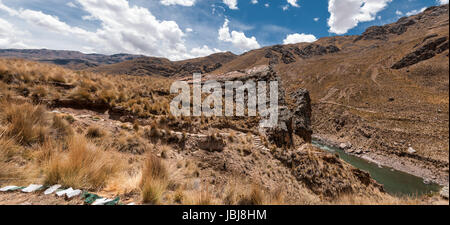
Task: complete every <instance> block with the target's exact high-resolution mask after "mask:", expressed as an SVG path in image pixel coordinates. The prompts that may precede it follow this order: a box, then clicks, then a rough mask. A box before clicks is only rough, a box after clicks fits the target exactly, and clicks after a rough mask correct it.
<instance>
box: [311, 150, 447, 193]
mask: <svg viewBox="0 0 450 225" xmlns="http://www.w3.org/2000/svg"><path fill="white" fill-rule="evenodd" d="M313 144H314V145H315V146H317V147H319V148H320V149H322V150H325V151H328V152H332V153H337V154H338V155H339V157H340V158H341V159H343V160H344V161H345V162H347V163H349V164H351V165H353V166H354V167H356V168H359V169H361V170H364V171H366V172H368V173H370V175H371V176H372V178H373V179H375V180H376V181H377V182H378V183H379V184H382V185H384V189H385V190H386V192H388V193H389V194H391V195H395V196H421V195H425V194H429V193H432V192H439V190H440V188H441V187H440V186H439V185H438V184H425V183H424V182H423V179H422V178H420V177H416V176H414V175H411V174H408V173H404V172H401V171H398V170H394V169H392V168H388V167H381V166H379V165H377V164H374V163H371V162H369V161H367V160H364V159H362V158H359V157H357V156H353V155H350V154H348V153H346V152H345V151H343V150H341V149H339V148H335V147H331V146H327V145H324V144H322V143H320V142H318V141H313Z"/></svg>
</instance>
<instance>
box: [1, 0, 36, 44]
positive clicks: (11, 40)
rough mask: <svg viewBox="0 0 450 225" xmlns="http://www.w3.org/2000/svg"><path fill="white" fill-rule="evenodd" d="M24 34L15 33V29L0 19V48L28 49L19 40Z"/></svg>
mask: <svg viewBox="0 0 450 225" xmlns="http://www.w3.org/2000/svg"><path fill="white" fill-rule="evenodd" d="M0 4H1V2H0ZM23 35H24V33H23V32H20V31H17V28H16V27H14V26H13V25H12V24H10V23H9V22H8V21H6V20H3V19H2V18H0V48H28V47H30V46H28V45H26V44H24V43H23V42H22V41H21V39H22V38H23V37H21V36H23Z"/></svg>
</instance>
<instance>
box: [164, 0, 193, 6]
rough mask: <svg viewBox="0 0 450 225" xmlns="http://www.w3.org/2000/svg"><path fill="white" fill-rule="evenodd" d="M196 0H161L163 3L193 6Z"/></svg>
mask: <svg viewBox="0 0 450 225" xmlns="http://www.w3.org/2000/svg"><path fill="white" fill-rule="evenodd" d="M195 1H196V0H161V4H163V5H182V6H193V5H194V4H195Z"/></svg>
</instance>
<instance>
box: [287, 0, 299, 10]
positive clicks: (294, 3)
mask: <svg viewBox="0 0 450 225" xmlns="http://www.w3.org/2000/svg"><path fill="white" fill-rule="evenodd" d="M287 2H288V3H289V4H290V5H291V6H293V7H297V8H298V7H300V5H299V4H298V3H297V2H298V0H287Z"/></svg>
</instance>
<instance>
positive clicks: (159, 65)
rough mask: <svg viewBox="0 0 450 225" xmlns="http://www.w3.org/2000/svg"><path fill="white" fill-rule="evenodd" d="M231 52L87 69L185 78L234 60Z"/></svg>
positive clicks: (215, 68)
mask: <svg viewBox="0 0 450 225" xmlns="http://www.w3.org/2000/svg"><path fill="white" fill-rule="evenodd" d="M236 57H237V56H236V55H235V54H233V53H231V52H225V53H216V54H213V55H210V56H207V57H202V58H195V59H189V60H183V61H175V62H173V61H170V60H168V59H165V58H155V57H142V58H138V59H134V60H129V61H125V62H121V63H117V64H113V65H104V66H99V67H95V68H91V69H89V70H90V71H93V72H105V73H109V74H127V75H139V76H144V75H157V76H164V77H169V76H187V75H192V73H197V72H198V73H210V72H212V71H215V70H217V69H218V68H220V67H222V65H223V64H225V63H227V62H229V61H231V60H233V59H235V58H236Z"/></svg>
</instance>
